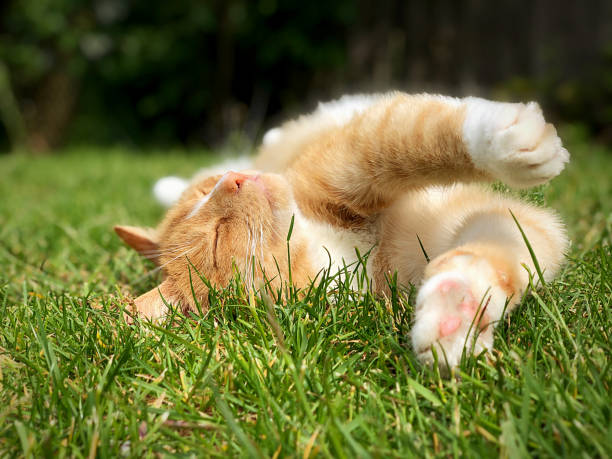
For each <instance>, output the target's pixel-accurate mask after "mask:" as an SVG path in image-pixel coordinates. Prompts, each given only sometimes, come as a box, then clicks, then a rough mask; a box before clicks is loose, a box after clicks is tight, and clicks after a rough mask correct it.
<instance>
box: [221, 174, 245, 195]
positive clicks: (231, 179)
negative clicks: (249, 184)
mask: <svg viewBox="0 0 612 459" xmlns="http://www.w3.org/2000/svg"><path fill="white" fill-rule="evenodd" d="M248 178H249V176H248V175H246V174H241V173H240V172H233V171H230V172H228V173H227V174H226V175H225V178H224V179H223V189H224V190H225V191H227V192H230V193H235V192H236V191H238V190H239V189H240V188H241V187H242V184H243V183H244V181H245V180H247V179H248Z"/></svg>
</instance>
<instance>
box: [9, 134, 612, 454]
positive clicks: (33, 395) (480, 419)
mask: <svg viewBox="0 0 612 459" xmlns="http://www.w3.org/2000/svg"><path fill="white" fill-rule="evenodd" d="M566 137H567V138H568V139H569V149H570V151H571V152H572V153H573V162H572V164H571V166H570V167H569V168H568V170H567V171H566V172H564V173H563V175H562V176H561V177H559V178H558V179H556V180H555V181H554V182H553V183H552V184H551V185H550V186H547V187H544V188H542V189H540V190H538V191H536V192H532V193H530V194H529V195H528V198H530V199H535V200H539V201H542V200H543V201H545V202H546V203H547V204H548V205H550V206H552V207H554V208H556V209H557V210H558V211H559V212H560V213H561V214H562V215H563V217H564V219H565V220H566V221H567V223H568V226H569V230H570V234H571V237H572V240H573V246H572V249H571V252H570V254H569V256H568V262H567V265H566V267H565V269H564V270H563V272H562V274H561V276H560V277H559V279H558V280H557V281H555V282H553V283H550V284H548V285H547V286H546V288H545V289H544V290H538V291H537V292H536V293H533V294H532V295H531V296H529V297H528V298H526V299H525V301H524V302H523V304H522V306H521V307H520V308H519V310H518V311H517V312H516V313H515V314H513V315H512V316H511V317H510V318H509V319H508V320H507V321H505V322H504V323H503V324H502V325H500V326H499V327H498V328H497V331H496V339H495V344H496V350H495V351H494V352H493V353H492V354H491V355H490V356H489V357H488V358H487V357H485V356H479V357H475V358H470V359H466V360H465V361H464V362H463V363H462V365H461V367H460V368H459V370H458V371H457V373H456V374H455V377H453V378H450V379H445V378H441V377H440V375H439V374H438V372H437V371H435V370H430V369H428V368H424V367H422V366H421V365H419V364H418V362H417V361H416V359H415V356H414V354H413V353H412V351H411V350H410V347H409V345H408V331H409V328H410V321H411V317H412V310H413V308H412V304H413V303H412V299H413V296H414V295H413V293H414V291H413V290H414V289H412V290H410V289H407V288H398V289H396V290H395V294H394V295H393V296H392V297H391V298H388V299H383V298H377V297H373V296H372V295H370V294H367V293H366V294H359V293H356V292H353V291H351V290H350V289H349V288H347V287H346V286H345V285H343V284H342V283H341V282H339V280H338V279H329V278H327V279H323V280H321V283H320V284H318V285H315V286H314V287H313V288H312V289H311V290H310V292H308V294H307V295H306V296H305V297H298V296H296V295H294V294H293V293H292V292H287V297H288V298H285V299H284V300H279V299H278V298H276V294H275V292H271V294H270V295H265V296H264V297H263V298H262V297H251V298H249V297H248V295H246V294H245V293H244V291H243V289H242V288H241V286H240V285H239V284H238V283H237V284H235V285H233V286H230V287H229V288H228V289H227V290H226V291H223V292H219V293H218V294H217V295H215V296H214V297H213V299H212V300H213V307H212V308H211V311H210V312H209V313H208V314H207V315H205V316H199V315H196V316H195V317H190V318H185V317H181V316H180V315H176V316H175V317H174V318H173V319H172V320H168V321H167V322H166V323H165V324H163V325H161V326H159V327H156V326H153V325H151V324H147V323H137V324H135V325H128V324H126V323H125V322H124V320H123V319H122V314H121V308H122V307H123V306H124V305H125V303H126V300H125V296H126V295H127V294H128V293H129V292H133V293H141V292H144V291H146V290H148V289H150V288H152V287H153V286H154V285H155V284H156V282H158V281H159V278H157V279H155V278H150V277H145V278H143V274H144V273H145V272H146V271H147V270H149V269H150V268H151V265H150V264H148V262H146V261H143V260H142V259H140V258H138V257H137V256H136V254H135V253H134V252H132V251H130V250H128V249H127V248H126V247H124V246H123V245H122V244H121V243H120V242H119V240H118V239H117V238H116V236H115V235H114V234H113V233H112V231H111V227H112V225H113V224H116V223H124V224H149V225H154V224H155V223H156V222H157V221H158V220H159V218H160V217H161V210H160V209H159V207H158V206H157V205H156V204H155V203H154V202H153V200H152V198H151V195H150V187H151V184H152V183H153V181H154V180H155V179H156V178H158V177H160V176H162V175H167V174H168V173H177V174H181V175H189V174H190V173H192V171H193V170H194V169H195V168H197V167H200V166H202V165H204V163H205V162H206V161H210V160H211V156H209V155H207V154H206V153H205V152H202V153H201V154H192V155H187V154H184V153H181V152H174V154H172V155H168V154H162V153H155V152H149V153H147V154H145V153H141V152H134V151H121V150H113V151H102V150H95V149H94V150H89V149H75V150H72V151H66V152H60V153H58V154H57V155H55V156H53V157H38V158H35V157H28V156H21V155H16V156H4V157H0V178H1V180H0V193H1V194H0V195H1V196H2V197H3V198H2V199H0V455H1V456H26V457H40V456H58V457H64V456H74V457H84V456H85V457H94V456H96V455H98V456H100V457H118V456H126V457H132V456H137V457H143V456H144V457H148V456H156V455H175V456H202V455H205V456H227V455H231V456H265V457H269V456H272V457H286V456H299V457H314V456H319V457H326V456H333V457H355V456H359V457H368V456H377V457H380V456H391V457H393V456H419V457H421V456H432V457H433V456H458V455H468V456H478V457H481V456H484V457H491V456H498V455H502V456H506V457H524V456H526V455H536V456H555V457H556V456H583V457H593V456H599V457H610V456H611V455H612V440H611V439H612V422H611V415H612V413H611V412H612V394H611V392H612V368H611V364H610V355H611V353H612V349H611V348H612V346H611V337H610V333H611V331H612V309H611V306H612V304H611V303H612V299H611V298H612V249H611V244H610V242H611V234H612V180H611V177H612V152H611V151H607V150H605V149H604V148H603V147H598V146H595V145H591V144H589V143H588V142H586V141H584V140H582V139H581V138H580V136H579V135H578V134H576V133H575V132H574V131H572V130H568V131H567V133H566ZM136 279H139V281H138V282H134V281H135V280H136ZM325 283H336V284H338V285H336V289H335V292H334V294H333V295H332V294H330V293H329V292H328V291H327V290H328V289H326V288H325Z"/></svg>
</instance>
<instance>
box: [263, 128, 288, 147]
mask: <svg viewBox="0 0 612 459" xmlns="http://www.w3.org/2000/svg"><path fill="white" fill-rule="evenodd" d="M282 133H283V130H282V129H281V128H272V129H270V130H269V131H268V132H266V133H265V134H264V136H263V139H262V143H263V144H264V145H272V144H274V143H277V142H278V141H279V140H280V138H281V136H282Z"/></svg>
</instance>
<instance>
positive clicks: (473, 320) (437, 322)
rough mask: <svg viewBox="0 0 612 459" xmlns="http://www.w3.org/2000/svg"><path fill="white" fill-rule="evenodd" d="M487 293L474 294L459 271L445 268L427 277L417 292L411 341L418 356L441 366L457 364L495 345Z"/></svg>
mask: <svg viewBox="0 0 612 459" xmlns="http://www.w3.org/2000/svg"><path fill="white" fill-rule="evenodd" d="M488 300H489V299H488V297H485V298H484V299H483V298H482V297H479V296H475V294H474V293H473V289H472V288H471V282H470V281H469V279H468V278H467V277H466V276H464V275H463V274H462V273H461V272H460V271H455V270H453V271H446V272H442V273H440V274H436V275H435V276H432V277H431V278H430V279H428V280H427V281H426V282H425V284H423V286H422V287H421V290H420V291H419V294H418V296H417V303H416V313H415V323H414V326H413V328H412V345H413V348H414V351H415V352H416V354H417V357H418V359H419V360H420V361H421V362H423V363H426V364H430V365H431V364H432V363H433V362H434V356H433V352H432V348H435V350H436V353H437V356H438V365H439V367H440V368H441V369H444V370H445V369H447V368H452V367H455V366H457V365H458V364H459V362H460V361H461V355H462V353H463V350H464V348H465V350H466V354H469V353H470V352H474V353H475V354H478V353H480V352H482V351H483V350H485V349H490V348H491V347H492V346H493V326H492V325H489V323H490V322H491V320H490V314H489V311H488ZM474 338H476V339H474Z"/></svg>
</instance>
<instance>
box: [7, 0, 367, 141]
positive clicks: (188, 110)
mask: <svg viewBox="0 0 612 459" xmlns="http://www.w3.org/2000/svg"><path fill="white" fill-rule="evenodd" d="M0 8H2V9H1V10H0V14H1V17H0V24H1V29H0V30H1V36H0V37H1V39H0V60H1V61H4V62H5V63H6V64H7V66H8V67H9V69H10V72H11V80H12V84H13V89H14V91H15V92H16V93H17V94H18V96H19V99H20V100H21V101H22V106H23V107H24V114H25V117H26V119H27V120H30V121H31V120H35V119H37V117H39V116H40V115H41V113H40V112H41V111H44V108H41V106H43V107H44V105H45V103H47V102H48V100H49V99H51V100H54V98H55V97H56V96H57V94H56V92H55V91H53V89H54V86H53V85H51V88H50V90H51V91H52V92H53V93H52V94H45V89H46V88H45V83H46V82H48V80H50V79H51V77H52V76H53V75H55V74H57V73H62V74H63V77H64V78H65V79H66V80H67V81H68V82H69V84H67V85H64V86H68V87H67V88H63V89H62V90H63V91H66V92H71V93H73V94H72V95H68V94H66V95H65V98H66V99H68V100H71V99H74V104H75V107H74V109H73V110H71V111H72V112H73V113H74V114H75V115H74V119H73V120H71V129H70V132H68V133H67V135H66V138H67V139H68V141H71V140H73V141H74V140H77V141H78V140H80V141H86V142H94V143H95V142H109V141H110V142H113V141H125V142H133V141H135V142H146V143H155V142H162V143H163V142H172V141H176V140H178V141H183V142H188V141H190V140H195V141H196V142H197V141H198V140H199V139H201V138H203V137H205V136H206V135H207V134H208V133H207V132H205V131H206V127H207V126H212V127H213V128H215V127H216V125H217V123H215V122H214V120H211V117H212V114H211V111H215V112H216V113H215V114H216V116H225V117H228V116H229V117H231V116H232V113H231V111H232V109H234V112H235V111H236V110H237V111H238V113H237V114H236V115H235V116H237V117H238V118H244V116H245V115H244V113H240V110H242V111H243V112H244V111H246V110H248V108H247V106H248V104H249V103H250V102H251V100H250V99H252V97H253V94H255V95H257V94H260V95H261V98H263V99H264V100H263V102H260V103H263V104H265V106H266V107H265V109H267V108H268V106H276V107H278V106H279V105H281V104H285V103H290V102H291V100H292V99H293V100H294V101H295V100H298V99H300V98H301V97H302V96H303V90H302V89H303V88H306V87H310V83H309V81H310V80H311V78H312V76H313V75H314V74H316V73H317V72H318V71H321V70H322V71H326V69H333V68H337V67H338V66H341V65H342V64H343V56H344V55H345V50H344V47H343V41H342V37H341V36H340V33H341V31H344V30H346V28H347V27H348V25H349V24H350V22H351V20H352V18H353V17H352V15H353V14H354V13H355V9H354V7H353V6H352V2H351V1H348V0H339V1H333V2H326V3H318V2H314V3H310V2H305V3H304V2H297V1H276V0H259V1H249V0H228V1H204V2H203V1H198V0H178V1H175V2H156V3H154V4H152V3H151V2H148V1H142V0H135V1H131V2H126V1H123V0H99V1H91V0H88V1H79V0H19V1H12V2H9V3H8V4H5V5H4V7H0ZM287 88H291V90H287ZM301 88H302V89H301ZM62 96H63V95H62ZM236 107H237V109H236ZM224 110H225V111H229V112H230V113H229V114H227V113H223V111H224ZM30 124H32V123H31V122H30ZM225 124H227V123H225ZM235 124H238V123H235Z"/></svg>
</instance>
